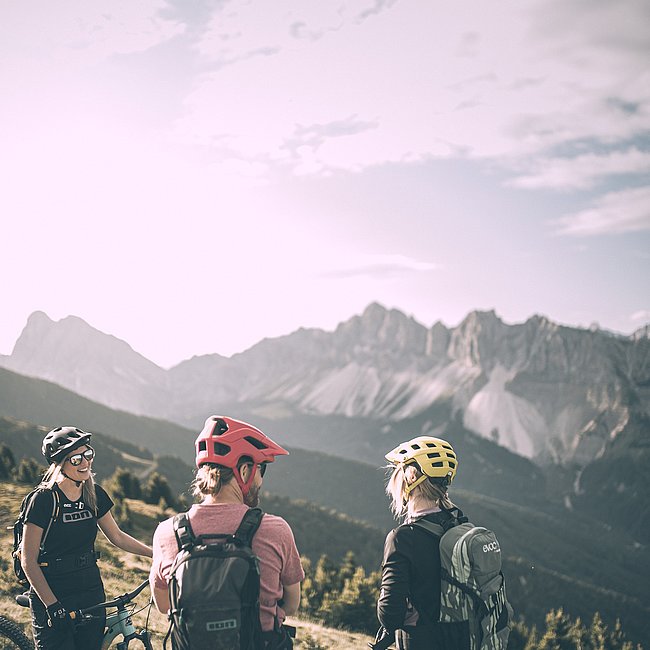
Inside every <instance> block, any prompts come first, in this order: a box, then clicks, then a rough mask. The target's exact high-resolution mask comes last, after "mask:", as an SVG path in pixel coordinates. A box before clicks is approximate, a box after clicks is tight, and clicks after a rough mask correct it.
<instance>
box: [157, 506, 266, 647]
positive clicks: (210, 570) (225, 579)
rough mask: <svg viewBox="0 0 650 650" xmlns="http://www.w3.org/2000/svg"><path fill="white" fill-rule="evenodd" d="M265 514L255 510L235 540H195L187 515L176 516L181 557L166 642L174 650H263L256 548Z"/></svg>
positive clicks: (172, 584)
mask: <svg viewBox="0 0 650 650" xmlns="http://www.w3.org/2000/svg"><path fill="white" fill-rule="evenodd" d="M262 516H263V513H262V511H261V510H260V509H259V508H251V509H249V510H248V511H247V512H246V514H245V515H244V518H243V519H242V522H241V524H240V525H239V528H238V529H237V531H236V532H235V534H234V535H221V534H214V535H199V536H195V535H194V532H193V531H192V526H191V525H190V520H189V518H188V516H187V513H182V514H179V515H176V517H174V533H175V535H176V541H177V544H178V555H177V556H176V559H175V560H174V563H173V564H172V567H171V569H170V578H169V603H170V609H169V620H170V627H169V632H168V634H167V637H166V638H165V643H164V644H163V646H164V647H166V644H167V638H169V636H171V640H172V648H173V650H258V648H260V647H261V643H262V641H261V637H262V630H261V626H260V614H259V594H260V572H259V560H258V558H257V556H256V555H255V554H254V553H253V551H252V549H251V544H252V541H253V536H254V535H255V533H256V531H257V529H258V528H259V525H260V522H261V521H262Z"/></svg>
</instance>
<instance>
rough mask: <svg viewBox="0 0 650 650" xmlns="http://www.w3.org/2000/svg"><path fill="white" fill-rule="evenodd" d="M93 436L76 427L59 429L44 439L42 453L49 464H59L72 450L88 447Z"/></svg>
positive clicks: (53, 430)
mask: <svg viewBox="0 0 650 650" xmlns="http://www.w3.org/2000/svg"><path fill="white" fill-rule="evenodd" d="M91 435H92V434H90V433H87V432H86V431H82V430H81V429H77V428H76V427H57V428H56V429H52V431H50V432H49V433H48V434H47V435H46V436H45V438H43V446H42V447H41V451H42V452H43V456H45V460H46V461H47V462H48V463H59V462H60V461H62V460H63V459H64V458H65V457H66V456H67V455H68V454H69V453H70V452H71V451H72V450H74V449H76V448H77V447H81V446H82V445H87V444H88V441H89V440H90V437H91Z"/></svg>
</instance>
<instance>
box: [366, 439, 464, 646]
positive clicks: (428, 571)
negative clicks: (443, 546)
mask: <svg viewBox="0 0 650 650" xmlns="http://www.w3.org/2000/svg"><path fill="white" fill-rule="evenodd" d="M386 460H388V462H389V463H390V465H391V466H392V468H393V469H392V473H391V475H390V478H389V479H388V484H387V486H386V492H387V493H388V495H389V497H390V498H391V502H392V503H391V507H392V510H393V513H394V514H395V517H396V518H397V519H401V518H404V523H403V524H402V525H401V526H398V527H397V528H394V529H393V530H392V531H390V532H389V533H388V535H387V537H386V542H385V545H384V559H383V564H382V579H381V591H380V595H379V600H378V603H377V616H378V618H379V621H380V623H381V625H382V626H383V631H382V630H381V629H380V633H378V638H377V640H376V644H375V646H374V647H376V648H386V647H388V646H389V645H391V644H392V643H393V642H397V647H398V648H399V649H400V650H420V649H424V648H427V649H430V648H435V649H436V650H464V649H465V648H469V647H470V646H469V633H468V630H467V625H466V624H463V623H445V624H441V623H439V622H438V621H439V620H440V592H441V583H440V580H441V565H440V553H439V547H438V545H439V539H438V540H436V538H435V537H433V536H432V535H430V534H428V533H427V532H425V531H423V530H422V529H421V528H420V527H418V526H414V525H411V524H412V522H415V521H419V520H426V521H429V522H432V523H434V524H437V525H439V526H441V527H442V529H444V530H448V529H449V528H451V527H453V526H455V525H457V524H458V523H460V522H462V521H467V519H466V518H465V517H463V513H462V512H461V511H460V510H459V509H458V508H457V507H456V506H455V505H454V504H453V503H452V502H451V500H450V499H449V495H448V487H449V485H450V484H451V483H452V481H453V480H454V478H455V476H456V472H457V470H458V459H457V458H456V454H455V452H454V449H453V447H452V446H451V445H450V444H449V443H448V442H447V441H446V440H441V439H440V438H433V437H430V436H420V437H418V438H413V439H412V440H409V441H407V442H404V443H402V444H400V445H398V446H397V447H395V449H393V450H392V451H390V452H389V453H388V454H386ZM434 545H435V548H432V547H433V546H434ZM432 595H433V597H432Z"/></svg>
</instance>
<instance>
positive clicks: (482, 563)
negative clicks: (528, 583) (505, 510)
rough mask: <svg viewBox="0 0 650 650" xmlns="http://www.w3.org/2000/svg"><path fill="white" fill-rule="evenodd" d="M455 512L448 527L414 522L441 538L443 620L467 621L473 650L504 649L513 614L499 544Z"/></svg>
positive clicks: (441, 605) (489, 533) (441, 619)
mask: <svg viewBox="0 0 650 650" xmlns="http://www.w3.org/2000/svg"><path fill="white" fill-rule="evenodd" d="M455 512H456V513H457V516H456V517H455V518H454V519H452V520H451V521H450V522H446V523H445V524H444V525H441V524H435V523H433V522H430V521H427V520H426V519H419V520H417V521H412V522H410V525H411V526H417V527H418V528H420V529H422V530H425V531H427V532H428V533H430V534H432V535H434V536H435V537H438V538H439V539H440V571H441V578H442V580H441V583H440V584H441V593H440V622H441V623H452V622H458V621H468V622H469V636H470V649H471V650H506V648H507V646H508V636H509V634H510V625H511V619H512V616H513V612H512V607H511V606H510V603H509V602H508V599H507V597H506V582H505V577H504V575H503V572H502V571H501V546H500V544H499V541H498V540H497V537H496V535H495V534H494V533H493V532H492V531H491V530H488V529H487V528H482V527H480V526H475V525H474V524H472V523H470V522H468V521H467V517H464V516H463V513H462V511H460V510H458V509H455Z"/></svg>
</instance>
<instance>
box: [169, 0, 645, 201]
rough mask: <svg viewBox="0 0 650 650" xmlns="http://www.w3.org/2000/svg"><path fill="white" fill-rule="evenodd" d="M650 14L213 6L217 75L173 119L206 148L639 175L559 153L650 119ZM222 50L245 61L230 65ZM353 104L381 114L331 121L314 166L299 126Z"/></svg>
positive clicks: (582, 175) (458, 6) (633, 7)
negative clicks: (297, 141) (343, 128)
mask: <svg viewBox="0 0 650 650" xmlns="http://www.w3.org/2000/svg"><path fill="white" fill-rule="evenodd" d="M486 15H487V16H492V17H493V19H486V18H485V16H486ZM646 15H647V3H644V2H641V1H639V0H621V2H617V3H604V2H594V3H586V2H583V1H578V0H571V1H568V2H567V1H560V0H529V1H528V2H525V3H516V4H515V5H512V6H510V7H509V11H508V12H504V11H503V10H502V6H501V3H499V2H496V1H495V0H486V5H485V12H476V11H474V10H473V9H472V7H470V6H468V5H467V4H466V3H406V2H402V3H399V2H391V1H388V0H348V1H347V2H340V3H323V2H314V1H310V2H303V1H298V0H277V2H273V3H263V2H245V1H244V0H233V1H232V2H229V3H226V4H217V5H215V9H214V13H213V16H212V19H211V21H209V24H208V26H207V28H206V29H205V30H204V31H203V32H201V34H200V35H199V36H198V37H197V40H196V42H195V44H194V47H195V50H196V51H197V52H199V53H200V55H201V57H202V58H203V59H204V61H205V62H206V66H207V67H208V68H209V69H212V70H215V71H216V72H215V73H214V74H205V75H202V76H200V77H199V78H197V79H196V82H195V84H194V87H193V91H192V92H191V93H190V95H189V96H188V97H187V98H186V103H185V107H186V115H185V116H184V117H183V118H182V119H180V120H179V121H178V123H177V124H176V132H177V135H178V137H180V138H186V139H187V140H189V141H191V142H193V143H201V144H203V145H205V146H208V147H209V146H211V143H212V142H213V141H214V138H215V137H219V138H220V137H221V136H223V135H224V134H225V135H226V136H227V137H228V138H229V141H230V145H231V147H232V149H233V150H234V151H239V155H241V156H242V157H255V158H258V157H259V156H260V155H263V156H267V157H268V158H269V159H271V160H274V161H276V163H278V164H283V165H285V164H287V163H289V164H290V165H292V166H293V168H294V170H295V171H302V172H305V170H312V171H313V172H319V171H321V170H323V169H343V170H352V171H356V170H359V169H363V168H366V167H369V166H374V165H378V164H382V163H387V162H403V161H409V162H412V161H418V160H428V159H430V158H452V157H459V156H461V157H474V158H482V159H491V160H498V161H500V162H504V161H510V162H512V161H516V162H518V164H519V165H520V169H524V170H529V171H526V173H524V174H521V172H520V173H519V177H518V178H517V179H516V180H515V184H517V185H518V186H519V187H544V188H550V187H552V188H558V187H563V188H568V189H576V188H582V187H587V186H590V184H593V183H594V182H596V181H597V180H598V179H599V178H603V177H604V176H605V175H607V174H610V173H611V174H624V173H628V172H627V169H628V167H627V166H628V165H631V164H633V161H632V158H633V157H634V155H636V156H641V157H643V154H642V153H641V152H637V153H636V154H634V153H633V152H628V153H627V154H626V153H624V152H622V153H621V154H620V155H611V156H610V157H609V158H608V159H607V160H605V159H604V158H602V157H600V156H597V155H594V156H593V158H592V159H589V157H588V155H587V154H585V156H586V157H585V158H583V159H580V158H574V159H573V166H574V167H579V166H580V165H581V164H583V163H584V164H585V165H586V166H589V167H590V169H591V171H583V172H580V171H573V170H571V169H569V168H570V167H572V162H566V163H565V162H563V161H562V160H560V159H556V158H552V159H550V160H549V159H548V156H549V151H553V150H557V147H563V146H565V145H567V144H570V143H575V142H588V141H591V142H593V143H594V144H602V143H605V144H607V146H609V147H615V146H616V145H617V144H619V148H620V147H622V143H630V142H632V141H633V140H634V138H636V137H639V136H640V135H641V134H643V133H646V132H647V130H648V129H649V128H650V96H648V93H647V87H648V73H647V34H646V30H645V29H644V28H642V27H641V25H645V24H647V21H645V18H646ZM365 18H371V19H368V20H366V19H365ZM575 24H580V26H581V27H580V29H579V30H576V29H574V25H575ZM398 26H399V27H398ZM616 34H618V35H623V34H624V35H625V37H624V38H623V37H621V36H616ZM387 43H390V47H387ZM261 52H263V53H272V54H273V56H266V57H260V56H257V55H256V54H257V53H261ZM224 62H236V63H237V64H238V65H237V66H228V68H230V69H231V70H229V71H226V70H224V69H223V68H220V65H222V64H223V63H224ZM623 79H624V82H623V81H622V80H623ZM387 80H389V83H387ZM405 98H408V101H404V99H405ZM349 115H355V116H357V119H358V121H359V122H360V123H372V124H375V125H376V126H375V128H373V129H371V130H360V131H349V132H347V133H345V134H344V137H338V136H335V134H326V135H325V141H324V142H323V143H322V146H320V147H319V148H318V151H310V152H307V153H308V155H307V158H308V161H307V162H308V164H307V165H305V162H306V161H305V159H304V158H303V155H302V154H299V153H298V152H297V151H296V150H295V149H293V150H291V149H287V148H286V143H287V141H289V140H290V139H291V138H293V137H294V136H295V131H296V125H300V124H302V125H310V124H330V123H336V122H340V121H342V120H345V119H346V116H349ZM288 153H290V154H291V155H290V156H289V157H288V156H287V154H288ZM303 153H304V152H303ZM292 156H293V158H292ZM537 161H539V162H537ZM522 162H525V163H527V164H526V165H524V166H522V165H521V163H522ZM637 162H638V161H637ZM638 164H639V165H640V166H641V167H643V168H644V169H645V167H644V165H645V162H638ZM617 165H620V167H617ZM634 173H636V172H634Z"/></svg>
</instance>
